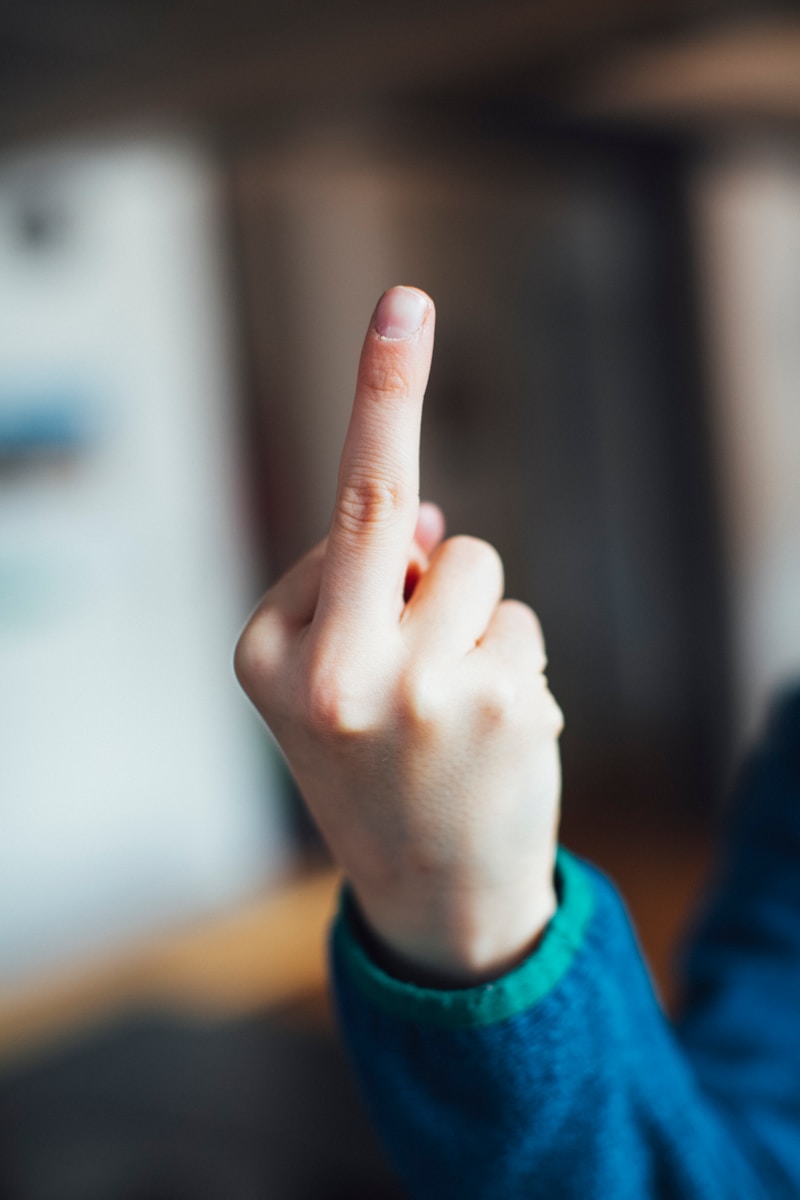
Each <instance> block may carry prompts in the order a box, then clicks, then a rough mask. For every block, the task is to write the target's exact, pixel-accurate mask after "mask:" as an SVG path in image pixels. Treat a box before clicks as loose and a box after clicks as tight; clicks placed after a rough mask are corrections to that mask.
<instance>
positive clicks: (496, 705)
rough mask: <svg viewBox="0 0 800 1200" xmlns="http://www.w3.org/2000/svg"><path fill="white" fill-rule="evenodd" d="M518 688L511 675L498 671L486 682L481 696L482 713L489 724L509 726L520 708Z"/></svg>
mask: <svg viewBox="0 0 800 1200" xmlns="http://www.w3.org/2000/svg"><path fill="white" fill-rule="evenodd" d="M517 701H518V688H517V685H516V682H515V681H514V680H513V679H512V678H511V676H510V674H507V673H506V672H504V671H496V672H494V673H493V674H492V675H491V677H490V678H489V679H487V680H485V681H484V684H483V687H482V689H481V695H480V713H481V716H482V718H483V719H484V721H485V722H486V723H487V724H490V725H502V724H507V723H508V722H509V721H510V720H511V719H512V717H513V716H514V714H515V712H516V710H517V707H518V703H517Z"/></svg>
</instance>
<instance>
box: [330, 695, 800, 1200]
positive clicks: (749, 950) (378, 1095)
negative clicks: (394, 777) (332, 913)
mask: <svg viewBox="0 0 800 1200" xmlns="http://www.w3.org/2000/svg"><path fill="white" fill-rule="evenodd" d="M556 885H557V893H558V898H559V906H558V911H557V913H556V915H555V917H554V918H553V920H552V921H551V923H550V925H549V926H548V928H547V930H546V931H545V934H544V937H543V939H542V940H541V942H540V943H539V946H538V948H537V950H536V951H535V953H534V954H533V955H532V956H531V957H530V958H528V959H527V960H526V961H525V962H524V963H523V964H522V965H521V966H519V967H518V968H516V969H515V970H514V971H511V972H510V973H509V974H507V975H505V976H503V977H502V978H501V979H498V980H496V981H495V982H493V983H489V984H484V985H481V986H479V987H474V988H466V989H459V990H454V991H444V990H441V991H440V990H435V989H430V988H420V987H415V986H414V985H412V984H409V983H406V982H402V981H400V980H398V979H395V978H393V977H392V976H390V975H388V974H386V973H385V972H384V971H383V970H382V969H381V968H380V967H379V966H378V965H377V964H376V962H375V961H374V960H373V959H372V958H371V957H370V954H369V951H368V949H367V948H366V946H365V945H364V943H363V940H362V939H361V938H360V937H359V934H358V923H357V921H356V920H354V916H353V913H352V910H351V908H350V901H349V900H348V899H347V897H346V896H345V899H344V902H343V905H342V910H341V912H340V915H339V917H338V919H337V921H336V923H335V925H334V929H333V936H332V943H331V945H332V964H333V979H334V986H335V996H336V1003H337V1009H338V1013H339V1018H340V1024H341V1028H342V1030H343V1033H344V1037H345V1041H346V1043H347V1044H348V1047H349V1051H350V1054H351V1057H352V1060H353V1063H354V1067H355V1071H356V1074H357V1076H358V1079H359V1081H360V1084H361V1088H362V1092H363V1094H364V1096H365V1099H366V1102H367V1105H368V1108H369V1109H370V1111H371V1114H372V1117H373V1119H374V1122H375V1124H376V1125H377V1128H378V1130H379V1132H380V1133H381V1135H382V1137H383V1140H384V1142H385V1143H386V1145H387V1147H388V1149H389V1152H390V1154H391V1157H392V1159H393V1160H394V1163H395V1165H396V1169H397V1171H398V1174H399V1176H400V1178H401V1179H402V1180H403V1181H404V1182H405V1185H406V1187H407V1189H408V1193H409V1195H410V1196H412V1197H414V1198H415V1200H416V1198H420V1200H428V1198H430V1200H434V1198H435V1200H450V1198H451V1197H452V1198H453V1200H488V1198H490V1197H491V1198H492V1200H517V1198H519V1200H523V1198H524V1200H535V1198H537V1197H543V1198H547V1200H561V1198H563V1200H573V1198H575V1200H577V1198H580V1200H595V1198H597V1200H627V1198H630V1200H649V1198H651V1197H658V1198H659V1200H661V1198H664V1200H667V1198H673V1197H674V1198H675V1200H678V1198H681V1200H683V1198H687V1200H688V1198H692V1200H695V1198H697V1200H699V1198H701V1197H703V1198H708V1200H728V1198H730V1200H734V1198H739V1197H741V1198H742V1200H759V1198H762V1197H763V1198H769V1200H782V1198H784V1197H787V1198H788V1197H792V1198H797V1197H800V692H799V693H798V694H797V695H795V696H793V697H791V698H789V699H788V700H787V701H786V702H784V704H783V705H782V706H780V707H779V708H778V709H777V710H776V711H775V713H774V715H773V719H772V721H771V723H770V726H769V729H768V733H767V736H766V738H765V740H764V743H763V745H762V747H761V749H760V750H759V751H758V752H757V753H756V754H755V755H754V756H753V757H752V759H751V760H750V762H749V764H748V766H747V768H746V770H745V772H744V775H743V778H742V780H741V785H740V789H739V793H738V798H737V803H736V804H735V805H734V806H733V819H732V821H731V822H730V827H729V829H728V832H727V835H726V838H725V842H724V850H723V854H722V856H721V859H720V867H719V870H718V873H717V878H716V882H715V886H714V889H713V892H712V899H711V900H710V902H709V903H708V904H707V906H706V908H705V911H704V914H703V916H702V918H701V919H700V920H699V921H698V922H697V924H696V926H695V930H694V935H693V938H692V941H691V947H690V951H689V953H688V955H687V957H686V961H685V968H686V988H685V1005H684V1008H683V1012H682V1015H681V1017H680V1018H679V1019H678V1020H677V1021H676V1022H675V1023H674V1024H671V1023H670V1022H669V1021H668V1020H667V1018H666V1017H665V1015H664V1013H663V1012H662V1010H661V1008H660V1007H659V1004H658V1001H657V999H656V997H655V995H654V992H653V989H652V986H651V983H650V980H649V977H648V973H647V970H646V967H645V966H644V964H643V961H642V958H641V955H640V952H639V950H638V948H637V945H636V940H635V936H634V934H633V932H632V929H631V925H630V921H629V919H628V916H627V914H626V912H625V909H624V907H623V905H622V902H621V901H620V899H619V897H618V895H617V893H616V892H615V890H614V888H613V887H612V885H611V884H610V883H609V882H608V881H607V880H606V879H605V878H604V877H603V876H602V875H601V874H600V873H599V872H598V871H596V870H594V869H593V868H592V867H591V866H589V865H588V864H586V863H584V862H581V861H579V860H577V859H576V858H574V857H572V856H571V855H570V854H568V853H567V852H566V851H560V852H559V855H558V859H557V865H556Z"/></svg>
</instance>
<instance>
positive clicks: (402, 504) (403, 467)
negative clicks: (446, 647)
mask: <svg viewBox="0 0 800 1200" xmlns="http://www.w3.org/2000/svg"><path fill="white" fill-rule="evenodd" d="M433 326H434V307H433V302H432V300H431V299H430V298H429V297H428V296H426V294H425V293H424V292H421V291H419V290H418V289H416V288H408V287H395V288H390V290H389V291H388V292H384V294H383V296H381V299H380V301H379V302H378V306H377V308H376V309H375V313H374V315H373V318H372V321H371V324H370V328H369V330H368V331H367V336H366V339H365V341H364V348H363V350H362V352H361V361H360V364H359V369H358V383H357V386H356V395H355V400H354V403H353V411H352V414H351V417H350V424H349V427H348V430H347V436H346V438H345V444H344V449H343V451H342V459H341V464H340V467H339V484H338V490H337V495H336V505H335V508H334V512H333V519H332V521H331V527H330V532H329V535H328V549H327V553H326V556H325V565H324V567H323V572H322V581H321V584H320V594H319V604H318V606H317V612H316V614H315V618H314V620H315V623H317V622H318V623H324V622H327V621H328V620H330V619H331V618H332V616H335V617H336V619H337V621H338V622H339V623H342V622H346V623H350V622H355V623H358V624H359V625H362V624H363V623H364V622H365V621H366V622H368V623H370V624H371V625H372V626H373V627H374V626H375V625H376V624H380V623H385V622H386V621H388V620H391V619H397V617H398V616H399V614H400V611H401V610H402V604H403V585H404V582H405V572H406V567H407V566H408V553H409V548H410V546H411V542H412V540H413V537H414V527H415V525H416V520H417V511H418V508H419V434H420V420H421V416H422V399H423V396H424V393H425V386H426V384H427V382H428V373H429V371H430V362H431V354H432V352H433Z"/></svg>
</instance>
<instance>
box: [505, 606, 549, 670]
mask: <svg viewBox="0 0 800 1200" xmlns="http://www.w3.org/2000/svg"><path fill="white" fill-rule="evenodd" d="M500 607H501V609H502V610H503V614H504V616H505V618H506V619H507V620H508V621H510V622H512V623H513V624H514V625H515V626H516V628H517V629H518V630H519V633H520V634H521V635H522V636H524V637H529V638H530V639H531V640H532V641H533V643H534V645H535V646H536V648H537V650H538V651H539V653H540V655H541V657H542V666H543V667H544V666H545V665H546V663H547V656H546V652H545V645H544V634H543V633H542V626H541V624H540V622H539V618H538V617H537V615H536V613H535V612H534V611H533V609H532V608H531V607H530V606H529V605H527V604H523V602H522V601H521V600H504V601H503V603H502V605H501V606H500Z"/></svg>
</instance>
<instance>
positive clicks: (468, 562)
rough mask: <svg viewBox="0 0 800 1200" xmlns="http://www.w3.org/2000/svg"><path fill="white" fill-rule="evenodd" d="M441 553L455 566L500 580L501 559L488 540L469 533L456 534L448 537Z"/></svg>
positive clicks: (501, 576) (501, 575) (501, 573)
mask: <svg viewBox="0 0 800 1200" xmlns="http://www.w3.org/2000/svg"><path fill="white" fill-rule="evenodd" d="M443 553H445V554H446V555H447V557H448V558H449V559H450V560H451V561H452V562H453V563H454V564H455V565H456V566H457V567H460V568H461V569H463V570H466V571H474V572H481V573H482V574H486V575H493V576H495V577H497V578H498V579H500V580H501V581H502V578H503V560H502V559H501V557H500V555H499V554H498V552H497V551H496V550H495V548H494V546H492V545H491V544H490V543H489V542H485V541H483V539H482V538H476V537H471V536H470V535H469V534H458V535H457V536H456V537H452V538H448V539H447V541H446V542H445V543H444V545H443Z"/></svg>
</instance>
